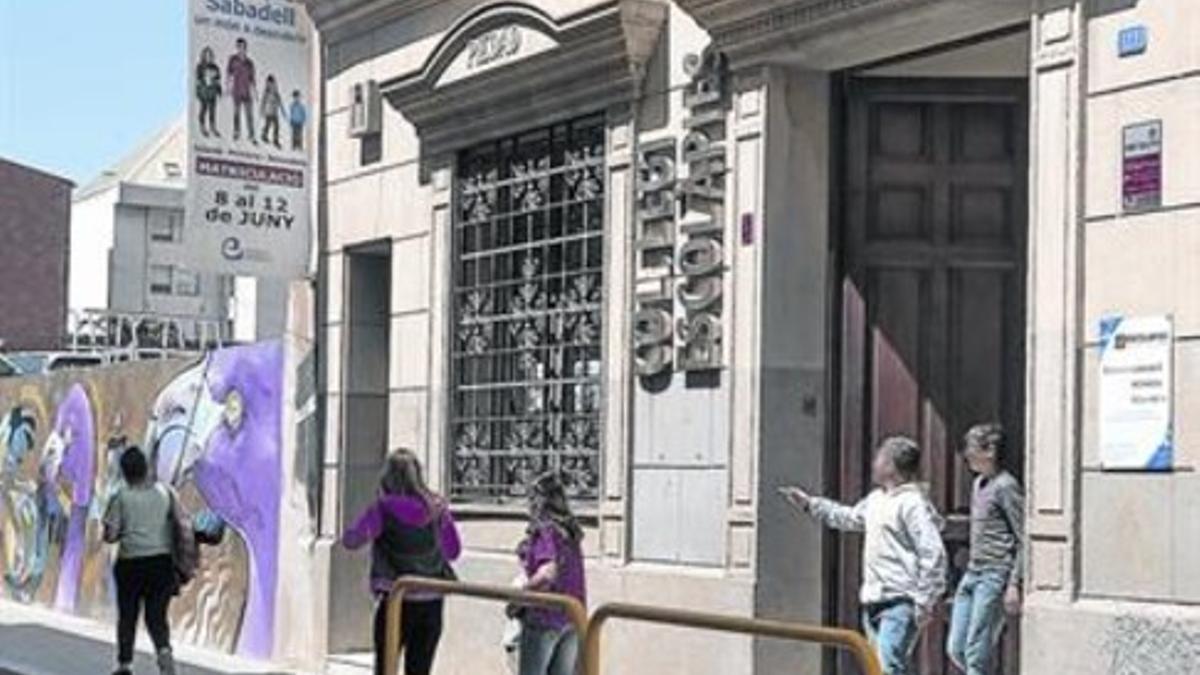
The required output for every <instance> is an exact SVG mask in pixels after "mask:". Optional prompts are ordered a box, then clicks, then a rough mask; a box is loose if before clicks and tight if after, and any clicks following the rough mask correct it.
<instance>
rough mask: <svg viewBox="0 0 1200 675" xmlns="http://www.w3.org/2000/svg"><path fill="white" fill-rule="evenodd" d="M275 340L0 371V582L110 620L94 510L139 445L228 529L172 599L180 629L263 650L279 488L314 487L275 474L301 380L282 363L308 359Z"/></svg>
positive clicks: (104, 555) (268, 638)
mask: <svg viewBox="0 0 1200 675" xmlns="http://www.w3.org/2000/svg"><path fill="white" fill-rule="evenodd" d="M285 351H287V350H285V343H284V341H275V342H264V343H259V344H255V345H249V346H241V347H233V348H228V349H223V350H218V351H215V352H213V353H211V354H210V355H208V356H207V357H204V358H201V359H198V360H196V361H194V362H186V361H161V362H152V363H145V362H143V363H134V364H124V365H119V366H112V367H107V368H102V369H94V370H88V371H76V372H74V373H58V374H55V375H52V376H49V377H44V378H21V379H12V380H0V415H2V417H0V552H2V555H0V573H2V576H3V593H4V594H5V595H6V596H7V597H9V598H11V599H14V600H17V601H20V602H25V603H38V604H42V605H46V606H49V607H53V608H55V609H56V610H59V611H63V612H70V613H73V614H77V615H81V616H86V617H91V618H96V619H101V620H112V619H113V616H114V614H115V602H114V597H115V595H114V587H113V583H112V579H111V573H110V569H111V564H112V559H113V556H114V555H115V552H114V551H113V550H112V548H111V547H108V546H105V545H104V544H103V543H102V542H101V538H100V537H101V525H100V519H101V516H102V514H103V513H104V509H105V506H106V505H107V502H108V500H109V499H110V497H111V495H112V494H113V493H114V491H115V490H116V489H117V487H118V485H119V470H118V468H117V458H118V457H119V455H120V452H121V451H122V450H123V449H124V448H125V447H126V446H127V445H128V444H131V443H137V444H140V445H142V447H143V448H146V449H147V450H148V451H149V452H150V453H151V463H152V465H153V466H154V467H155V469H156V471H157V475H158V477H159V479H160V480H163V481H165V482H169V483H171V484H172V485H174V486H175V488H176V489H177V490H178V491H179V494H180V499H181V501H183V502H184V504H186V505H187V506H188V507H189V508H190V509H192V510H194V511H200V510H209V511H211V512H212V513H214V514H215V515H217V516H218V517H220V518H221V519H223V520H224V521H225V522H226V523H227V524H228V526H229V527H228V532H229V534H228V536H227V537H226V539H225V541H224V542H223V543H222V544H221V545H220V546H219V547H213V548H206V549H205V550H204V552H203V557H202V560H201V569H200V572H199V574H198V576H197V578H196V580H195V581H193V582H192V583H191V584H190V585H188V587H187V588H186V589H185V590H184V592H183V593H182V594H181V595H180V597H179V598H177V599H176V601H175V603H174V605H173V607H172V617H171V618H172V624H173V626H174V629H175V631H176V633H177V635H179V636H180V637H181V638H182V639H183V640H185V641H188V642H192V643H196V644H201V645H204V646H208V647H215V648H219V649H222V650H225V651H229V652H234V653H237V654H240V655H243V656H248V657H252V658H270V657H272V656H273V654H274V647H275V645H274V642H275V636H276V632H277V631H276V617H277V616H279V614H278V613H277V611H276V598H277V595H278V594H279V593H280V587H281V584H280V579H279V570H280V548H281V546H280V531H281V529H280V528H281V526H280V522H281V511H282V510H283V504H284V500H285V491H293V492H296V493H298V495H299V496H300V499H299V500H298V501H299V502H300V504H301V505H303V506H307V504H306V503H305V502H307V499H306V497H307V495H308V493H309V492H310V490H311V489H310V488H309V487H308V485H306V484H303V483H301V484H298V485H288V484H285V483H287V482H288V481H287V480H286V479H285V477H286V476H293V475H295V474H297V473H299V472H295V471H294V470H293V469H292V467H294V466H295V464H296V463H297V457H295V454H294V453H293V452H285V448H284V444H283V437H284V434H283V425H284V423H285V419H287V420H289V423H291V422H290V421H291V420H293V419H294V418H295V417H296V415H295V411H294V409H291V408H294V403H293V402H294V401H295V398H296V397H295V396H294V395H287V394H286V393H285V392H284V382H285V379H286V380H287V381H288V383H289V385H291V386H293V387H294V382H296V381H297V380H298V379H301V378H297V377H296V376H295V374H294V373H290V374H288V377H286V378H285V367H286V363H285V362H289V361H290V362H292V363H296V362H299V363H301V364H302V365H305V367H307V365H306V364H311V359H307V358H296V357H295V356H294V355H291V356H290V358H289V355H286V354H285ZM285 406H287V407H289V409H287V410H285ZM287 435H288V437H289V438H290V437H292V436H294V434H292V433H288V434H287ZM285 462H286V464H285ZM285 467H286V469H287V470H285ZM308 475H309V474H308V472H304V473H299V476H298V477H297V478H299V479H300V480H301V481H304V480H307V478H308ZM306 511H307V509H303V511H302V513H304V512H306ZM292 592H294V589H293V590H292Z"/></svg>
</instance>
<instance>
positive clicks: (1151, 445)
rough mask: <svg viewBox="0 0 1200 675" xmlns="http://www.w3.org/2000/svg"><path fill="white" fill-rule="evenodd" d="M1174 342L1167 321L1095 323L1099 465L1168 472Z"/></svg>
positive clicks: (1172, 445)
mask: <svg viewBox="0 0 1200 675" xmlns="http://www.w3.org/2000/svg"><path fill="white" fill-rule="evenodd" d="M1174 342H1175V328H1174V322H1173V320H1172V318H1171V317H1170V316H1151V317H1138V318H1128V317H1110V318H1106V319H1104V320H1103V321H1101V322H1100V462H1101V465H1102V466H1103V468H1104V469H1107V470H1116V471H1170V470H1171V469H1172V468H1173V467H1174V455H1175V443H1174V422H1173V418H1172V414H1173V408H1174V405H1173V403H1174V402H1173V395H1172V394H1173V382H1174V371H1173V368H1174V359H1173V349H1174Z"/></svg>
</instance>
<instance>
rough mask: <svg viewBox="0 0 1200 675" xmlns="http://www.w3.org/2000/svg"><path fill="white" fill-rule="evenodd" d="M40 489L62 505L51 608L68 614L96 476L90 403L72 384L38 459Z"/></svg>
mask: <svg viewBox="0 0 1200 675" xmlns="http://www.w3.org/2000/svg"><path fill="white" fill-rule="evenodd" d="M41 474H42V485H43V487H44V489H46V490H47V491H49V492H51V493H55V492H57V494H49V495H47V498H48V499H49V500H51V501H53V499H54V497H58V498H59V499H60V500H62V501H65V502H66V504H64V505H63V506H64V510H65V511H66V512H67V534H66V539H65V541H63V547H62V554H61V556H60V559H59V564H58V588H57V591H56V593H55V596H54V607H55V609H58V610H61V611H66V612H74V611H75V606H76V602H77V601H78V599H79V581H80V578H81V574H82V572H83V563H84V554H85V552H86V548H87V541H86V537H87V519H88V507H89V506H91V503H92V493H93V485H94V482H95V477H96V431H95V419H94V418H93V416H92V404H91V402H90V401H89V400H88V396H87V392H86V391H85V390H84V388H83V386H82V385H79V384H75V385H73V386H72V387H71V388H70V389H69V390H68V391H67V395H66V396H65V397H64V398H63V400H62V402H60V403H59V405H58V412H57V414H56V415H55V418H54V427H53V429H52V430H51V432H50V437H49V438H48V439H47V440H46V448H45V450H44V451H43V453H42V461H41Z"/></svg>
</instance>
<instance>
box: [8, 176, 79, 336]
mask: <svg viewBox="0 0 1200 675" xmlns="http://www.w3.org/2000/svg"><path fill="white" fill-rule="evenodd" d="M71 188H72V183H71V181H69V180H67V179H65V178H61V177H59V176H55V175H52V174H48V173H45V172H43V171H39V170H37V169H32V168H30V167H27V166H22V165H20V164H17V163H15V162H10V161H7V160H4V159H0V341H2V346H3V348H4V349H6V350H18V349H48V348H51V347H55V346H57V345H58V344H59V341H60V339H61V336H62V332H63V326H64V325H65V321H66V314H67V276H68V272H67V270H68V267H67V255H68V252H69V250H70V226H71Z"/></svg>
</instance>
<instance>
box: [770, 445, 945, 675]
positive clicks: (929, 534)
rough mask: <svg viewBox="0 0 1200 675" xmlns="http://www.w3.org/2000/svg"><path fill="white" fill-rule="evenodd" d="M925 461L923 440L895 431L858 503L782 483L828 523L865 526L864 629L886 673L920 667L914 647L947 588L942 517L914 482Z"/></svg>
mask: <svg viewBox="0 0 1200 675" xmlns="http://www.w3.org/2000/svg"><path fill="white" fill-rule="evenodd" d="M920 465H921V451H920V449H919V448H918V447H917V444H916V443H915V442H914V441H912V440H911V439H908V438H904V437H899V436H895V437H892V438H888V439H886V440H884V441H883V443H881V444H880V445H879V449H878V451H876V453H875V459H874V461H873V462H872V463H871V480H872V482H873V483H874V484H875V485H876V486H877V488H876V489H875V490H874V491H872V492H871V493H870V494H869V495H867V497H866V498H865V499H863V500H862V501H860V502H858V504H856V505H854V506H847V505H845V504H839V503H837V502H835V501H833V500H829V499H824V498H822V497H814V496H811V495H809V494H808V493H807V492H805V491H804V490H802V489H800V488H797V487H788V488H783V489H782V490H781V492H782V493H783V495H784V496H785V497H786V498H787V499H788V501H789V502H791V503H792V504H793V505H794V506H795V507H796V508H798V509H800V510H801V511H803V512H805V513H807V514H809V515H810V516H812V517H813V518H815V519H816V520H817V521H819V522H820V523H821V524H823V525H825V526H826V527H830V528H833V529H837V530H843V531H847V532H862V533H864V543H863V558H862V565H863V570H862V577H863V583H862V589H861V590H860V592H859V601H860V602H861V604H862V608H863V629H864V631H865V632H866V634H867V637H868V639H870V641H871V643H872V644H874V645H875V648H876V650H877V651H878V653H879V660H880V662H881V663H882V664H883V671H884V672H885V673H887V675H912V674H913V673H915V672H916V670H915V668H914V667H913V664H912V654H913V651H914V649H915V647H916V644H917V641H918V640H919V639H920V636H921V631H922V630H923V629H924V628H925V626H926V625H928V623H929V621H930V619H931V618H932V617H933V615H934V613H935V611H936V607H937V603H938V602H939V601H940V600H941V598H942V595H943V593H944V592H945V590H946V548H945V545H944V544H943V543H942V536H941V528H942V522H943V521H942V518H941V516H939V515H938V513H937V510H936V509H935V508H934V506H933V504H931V503H930V502H929V498H928V496H927V495H926V493H925V490H924V488H923V487H922V486H921V485H919V484H918V483H917V482H916V481H917V478H918V475H919V471H920Z"/></svg>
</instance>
